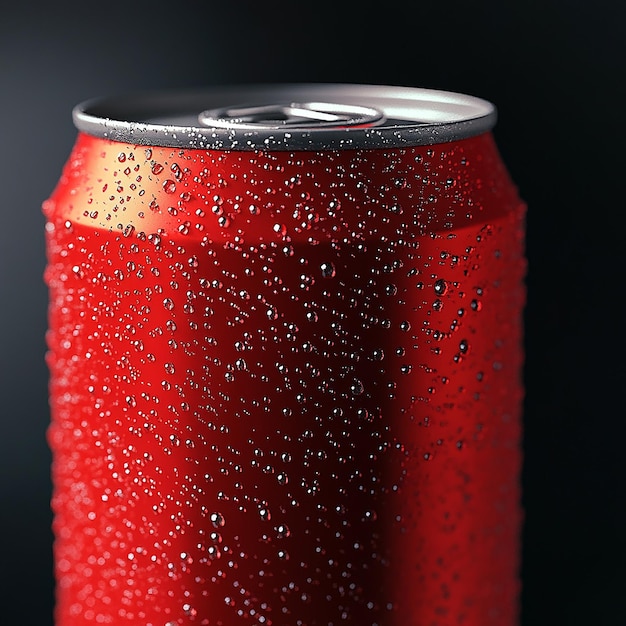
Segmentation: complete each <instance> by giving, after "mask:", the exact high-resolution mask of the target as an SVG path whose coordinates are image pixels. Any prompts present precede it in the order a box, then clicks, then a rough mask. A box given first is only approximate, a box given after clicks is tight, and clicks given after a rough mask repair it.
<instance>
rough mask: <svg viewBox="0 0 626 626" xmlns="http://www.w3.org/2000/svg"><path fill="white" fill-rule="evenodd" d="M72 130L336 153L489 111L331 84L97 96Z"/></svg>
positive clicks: (460, 100)
mask: <svg viewBox="0 0 626 626" xmlns="http://www.w3.org/2000/svg"><path fill="white" fill-rule="evenodd" d="M73 118H74V124H75V125H76V127H77V128H78V129H79V130H81V131H83V132H86V133H88V134H90V135H95V136H97V137H103V138H107V139H111V140H114V141H120V142H124V143H131V144H136V145H150V146H171V147H178V148H202V149H212V150H330V149H333V150H336V149H357V148H368V149H372V148H397V147H408V146H418V145H433V144H439V143H446V142H449V141H455V140H458V139H464V138H466V137H471V136H474V135H478V134H481V133H484V132H487V131H488V130H490V129H491V128H492V127H493V125H494V124H495V121H496V109H495V107H494V106H493V104H491V103H490V102H487V101H486V100H482V99H480V98H475V97H473V96H467V95H464V94H459V93H453V92H448V91H438V90H433V89H418V88H413V87H394V86H386V85H351V84H331V83H317V84H316V83H310V84H278V85H250V86H233V85H231V86H222V87H213V88H211V89H206V90H200V91H183V92H180V91H170V92H156V93H142V94H135V95H129V96H118V97H110V98H98V99H94V100H89V101H87V102H83V103H81V104H79V105H77V106H76V107H75V108H74V111H73Z"/></svg>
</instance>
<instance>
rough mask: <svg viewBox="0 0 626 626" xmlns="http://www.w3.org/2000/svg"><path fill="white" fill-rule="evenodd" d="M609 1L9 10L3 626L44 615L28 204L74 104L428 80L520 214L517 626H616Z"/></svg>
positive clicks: (0, 257)
mask: <svg viewBox="0 0 626 626" xmlns="http://www.w3.org/2000/svg"><path fill="white" fill-rule="evenodd" d="M513 5H516V8H513ZM614 6H618V3H613V2H611V0H597V1H596V2H594V3H588V2H582V1H580V0H570V2H567V3H566V2H556V1H555V0H548V1H547V2H541V1H540V0H529V1H527V2H525V3H522V2H517V3H507V2H503V1H501V0H488V1H487V2H482V3H481V2H456V3H450V2H447V3H437V2H435V1H429V2H419V1H414V2H408V1H407V2H406V3H405V4H403V3H402V2H398V1H387V2H385V3H384V4H380V5H376V4H375V3H374V4H367V3H360V4H359V3H352V4H342V3H341V2H339V1H338V2H333V3H327V4H324V3H313V2H302V3H300V2H292V3H291V4H290V5H279V4H274V3H272V2H259V3H255V4H250V5H246V4H242V3H239V2H224V1H223V0H222V1H219V2H210V1H207V2H193V1H192V0H176V1H173V0H172V1H169V2H165V1H163V0H154V1H153V2H144V1H141V2H132V1H130V0H129V1H128V2H124V3H122V2H118V1H117V0H109V1H108V2H106V3H100V4H92V3H87V2H81V3H78V2H76V3H70V2H65V3H59V4H57V3H46V4H44V3H43V1H42V2H34V3H33V2H30V3H26V2H21V3H16V4H13V3H8V2H4V3H3V4H2V6H1V8H0V202H1V208H0V211H1V219H2V222H1V224H0V338H1V339H0V367H1V371H0V418H1V431H0V432H1V435H0V624H1V625H2V626H4V625H5V624H6V625H15V626H31V625H32V626H50V625H51V623H52V617H51V611H52V574H51V568H52V561H51V541H52V537H51V534H50V530H49V527H50V521H51V516H50V511H49V507H48V501H49V496H50V483H49V476H48V475H49V463H50V454H49V451H48V448H47V445H46V441H45V430H46V426H47V422H48V406H47V400H46V393H47V390H46V384H47V370H46V368H45V364H44V352H45V344H44V332H45V326H46V302H47V294H46V290H45V287H44V285H43V282H42V273H43V268H44V263H45V258H44V241H43V218H42V216H41V211H40V205H41V202H42V200H44V199H45V198H46V197H47V195H48V194H49V193H50V192H51V190H52V189H53V186H54V185H55V182H56V180H57V179H58V177H59V174H60V171H61V167H62V165H63V163H64V161H65V159H66V157H67V156H68V154H69V152H70V148H71V146H72V143H73V140H74V137H75V130H74V128H73V126H72V122H71V117H70V111H71V108H72V106H73V105H74V104H75V103H77V102H78V101H81V100H84V99H87V98H90V97H94V96H99V95H106V94H113V93H120V92H125V91H128V90H137V89H155V88H156V89H159V88H173V87H190V86H202V85H212V84H220V83H232V82H260V81H279V82H280V81H282V82H290V81H294V82H301V81H327V82H365V83H384V84H401V85H409V86H421V87H433V88H441V89H449V90H454V91H461V92H467V93H470V94H474V95H479V96H482V97H485V98H487V99H490V100H492V101H493V102H495V103H496V104H497V106H498V109H499V113H500V121H499V123H498V126H497V128H496V131H495V134H496V139H497V141H498V143H499V145H500V149H501V152H502V154H503V157H504V160H505V161H506V163H507V164H508V166H509V169H510V171H511V174H512V176H513V178H514V179H515V181H516V182H517V184H518V186H519V188H520V191H521V194H522V196H523V197H524V198H525V200H526V201H527V203H528V204H529V207H530V211H529V217H528V257H529V262H530V265H529V275H528V288H529V292H528V307H527V315H526V320H527V343H526V345H527V366H526V385H527V399H526V405H525V424H526V439H525V449H526V450H525V451H526V465H525V471H524V489H525V508H526V519H527V523H526V530H525V535H524V545H525V547H524V568H523V583H524V593H523V609H524V613H523V626H543V625H546V626H552V625H557V626H558V625H565V626H604V625H607V626H608V625H611V626H613V625H616V626H619V625H620V624H626V605H625V602H626V562H625V561H626V545H625V544H626V538H625V533H624V530H625V528H626V514H625V506H624V502H625V494H624V480H625V479H626V469H625V468H626V465H625V461H624V456H625V455H624V449H625V447H626V441H625V438H624V435H625V434H626V429H625V428H624V421H625V420H626V409H625V403H624V401H623V392H624V375H625V373H626V372H625V368H624V355H625V354H626V345H625V340H624V328H623V321H622V320H623V317H624V306H623V304H621V303H622V299H623V295H622V292H623V291H624V280H625V279H626V272H625V271H624V268H625V263H624V259H623V254H624V247H625V245H624V228H623V227H624V222H625V220H624V212H625V211H626V206H625V205H626V202H625V197H626V194H625V192H624V180H625V179H624V174H623V165H624V160H623V158H622V156H623V153H624V151H625V149H626V148H625V146H624V139H625V137H624V133H623V121H624V102H625V99H626V94H625V93H624V91H625V90H624V82H625V75H626V72H625V70H626V65H625V63H624V58H626V51H625V46H624V41H623V40H624V34H623V32H622V28H621V24H622V23H623V16H622V15H619V14H618V13H617V12H616V10H615V9H614V8H613V7H614ZM407 626H413V625H407Z"/></svg>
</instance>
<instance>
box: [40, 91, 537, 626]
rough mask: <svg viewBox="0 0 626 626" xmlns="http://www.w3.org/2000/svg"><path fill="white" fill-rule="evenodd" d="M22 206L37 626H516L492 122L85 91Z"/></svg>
mask: <svg viewBox="0 0 626 626" xmlns="http://www.w3.org/2000/svg"><path fill="white" fill-rule="evenodd" d="M74 120H75V124H76V126H77V128H78V130H79V134H78V138H77V141H76V144H75V147H74V149H73V152H72V154H71V156H70V158H69V161H68V163H67V165H66V166H65V169H64V171H63V175H62V178H61V180H60V182H59V183H58V186H57V187H56V189H55V191H54V193H53V194H52V197H51V198H50V199H49V200H48V201H47V202H46V203H45V205H44V212H45V215H46V218H47V224H46V231H47V246H48V259H49V263H48V267H47V270H46V280H47V284H48V286H49V290H50V309H49V334H48V345H49V353H48V360H49V368H50V372H51V379H50V402H51V412H52V423H51V426H50V429H49V442H50V446H51V448H52V451H53V467H52V473H53V485H54V490H53V500H52V506H53V511H54V533H55V543H54V555H55V573H56V581H57V585H56V598H57V600H56V624H57V626H86V625H90V626H91V625H95V624H115V625H116V626H119V625H121V624H133V625H137V624H141V625H145V626H183V625H188V624H189V625H195V624H198V625H206V626H238V625H240V624H241V625H243V624H254V625H259V624H262V625H265V626H322V625H323V626H331V625H332V626H339V625H340V624H355V625H358V626H452V625H457V624H458V625H461V624H462V625H464V626H496V625H497V626H513V625H514V624H516V623H517V620H518V595H519V579H518V569H519V547H520V526H521V521H522V512H521V506H520V486H519V481H520V464H521V453H520V439H521V428H520V413H521V399H522V393H523V390H522V384H521V366H522V358H523V355H522V323H521V319H522V308H523V304H524V297H525V292H524V286H523V279H524V272H525V260H524V250H523V239H524V212H525V209H524V205H523V203H522V202H521V201H520V200H519V198H518V195H517V191H516V188H515V186H514V185H513V184H512V182H511V180H510V178H509V175H508V174H507V171H506V169H505V167H504V165H503V163H502V161H501V159H500V156H499V154H498V152H497V148H496V146H495V143H494V140H493V137H492V134H491V132H490V129H491V128H492V126H493V124H494V122H495V110H494V107H493V106H492V105H491V104H490V103H488V102H485V101H484V100H480V99H477V98H474V97H470V96H466V95H460V94H454V93H448V92H441V91H432V90H423V89H413V88H403V87H385V86H366V85H323V84H315V85H282V86H280V85H278V86H266V87H264V86H256V87H224V88H219V89H214V90H209V91H200V92H192V93H158V94H146V95H135V96H131V97H120V98H109V99H100V100H95V101H90V102H87V103H85V104H82V105H80V106H78V107H77V108H76V109H75V111H74Z"/></svg>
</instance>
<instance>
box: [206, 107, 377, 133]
mask: <svg viewBox="0 0 626 626" xmlns="http://www.w3.org/2000/svg"><path fill="white" fill-rule="evenodd" d="M198 120H199V121H200V123H201V124H203V125H204V126H208V127H212V128H233V129H234V128H244V129H250V130H261V129H266V130H267V129H275V130H279V129H287V128H295V129H296V128H297V129H310V130H315V129H316V128H329V127H340V128H341V127H348V126H376V125H378V124H381V123H382V122H384V121H385V116H384V114H383V113H382V111H379V110H378V109H374V108H371V107H363V106H358V105H351V104H335V103H330V102H302V103H295V102H292V103H290V104H268V105H262V106H239V107H225V108H221V109H210V110H208V111H203V112H202V113H200V115H199V116H198Z"/></svg>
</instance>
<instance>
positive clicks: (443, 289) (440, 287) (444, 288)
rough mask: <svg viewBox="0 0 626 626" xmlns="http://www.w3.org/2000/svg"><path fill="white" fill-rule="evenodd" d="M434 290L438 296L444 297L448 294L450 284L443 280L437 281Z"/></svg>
mask: <svg viewBox="0 0 626 626" xmlns="http://www.w3.org/2000/svg"><path fill="white" fill-rule="evenodd" d="M433 289H434V290H435V293H436V294H437V295H438V296H443V295H445V294H446V293H447V292H448V283H447V282H446V281H445V280H443V278H440V279H439V280H437V281H435V284H434V285H433Z"/></svg>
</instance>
